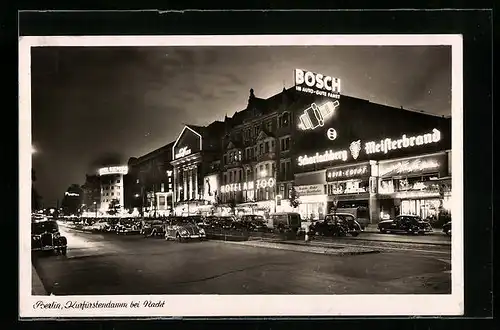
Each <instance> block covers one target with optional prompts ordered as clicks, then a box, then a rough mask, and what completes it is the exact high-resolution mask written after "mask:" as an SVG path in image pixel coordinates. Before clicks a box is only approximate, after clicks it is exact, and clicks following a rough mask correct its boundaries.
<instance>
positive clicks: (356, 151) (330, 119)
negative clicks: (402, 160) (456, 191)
mask: <svg viewBox="0 0 500 330" xmlns="http://www.w3.org/2000/svg"><path fill="white" fill-rule="evenodd" d="M299 97H300V98H301V99H302V100H303V101H302V102H300V101H299V102H297V104H298V105H297V106H296V107H295V109H294V117H295V123H296V125H295V130H294V133H293V149H294V154H295V157H294V159H293V162H294V165H295V168H296V169H297V171H298V172H307V171H312V170H319V169H325V168H328V167H332V166H341V165H348V164H350V163H357V162H363V161H368V160H386V159H392V158H399V157H408V156H417V155H421V154H425V153H433V152H438V151H442V150H449V149H451V118H444V117H439V116H434V115H428V114H423V113H418V112H414V111H408V110H404V109H398V108H393V107H388V106H383V105H377V104H373V103H370V102H368V101H365V100H360V99H355V98H352V97H348V96H341V97H340V98H339V99H338V100H332V99H329V98H325V97H323V96H314V97H312V96H310V95H305V96H304V95H302V94H299ZM311 141H314V143H311Z"/></svg>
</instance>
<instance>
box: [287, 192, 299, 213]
mask: <svg viewBox="0 0 500 330" xmlns="http://www.w3.org/2000/svg"><path fill="white" fill-rule="evenodd" d="M289 202H290V206H291V207H293V208H294V209H295V208H297V207H299V205H300V200H299V194H298V193H297V190H295V187H292V190H291V191H290V198H289Z"/></svg>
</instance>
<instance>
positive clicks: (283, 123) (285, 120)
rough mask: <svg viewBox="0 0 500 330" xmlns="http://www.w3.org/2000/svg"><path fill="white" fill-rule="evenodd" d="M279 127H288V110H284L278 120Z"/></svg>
mask: <svg viewBox="0 0 500 330" xmlns="http://www.w3.org/2000/svg"><path fill="white" fill-rule="evenodd" d="M279 122H280V123H279V124H280V127H288V126H289V125H290V114H289V113H288V112H284V113H283V114H282V115H281V117H280V120H279Z"/></svg>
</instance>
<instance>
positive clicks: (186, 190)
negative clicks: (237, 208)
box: [170, 121, 224, 215]
mask: <svg viewBox="0 0 500 330" xmlns="http://www.w3.org/2000/svg"><path fill="white" fill-rule="evenodd" d="M222 134H224V123H223V122H221V121H215V122H212V123H211V124H210V125H208V126H205V127H202V126H194V125H186V126H184V128H183V129H182V131H181V132H180V134H179V135H178V137H177V139H176V140H175V142H174V143H173V145H172V155H173V159H172V161H171V162H170V164H171V166H172V167H173V181H174V201H175V202H174V204H175V209H174V213H175V214H177V215H188V214H199V213H205V214H206V213H209V212H213V207H214V205H216V204H218V202H219V197H218V195H217V194H218V189H217V188H218V186H219V182H220V181H219V173H218V167H219V164H218V162H219V160H220V157H221V145H220V141H221V135H222Z"/></svg>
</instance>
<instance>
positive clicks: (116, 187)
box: [102, 180, 120, 190]
mask: <svg viewBox="0 0 500 330" xmlns="http://www.w3.org/2000/svg"><path fill="white" fill-rule="evenodd" d="M119 181H120V180H118V183H119ZM102 189H103V190H114V189H116V190H120V186H103V187H102Z"/></svg>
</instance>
